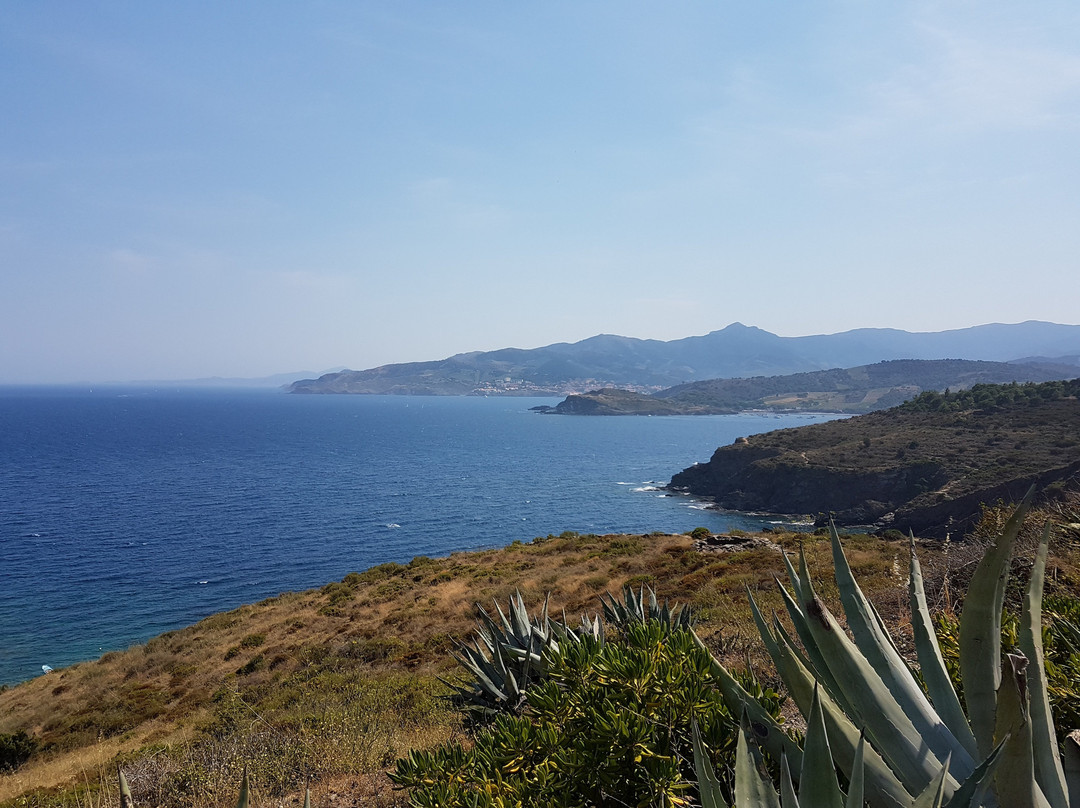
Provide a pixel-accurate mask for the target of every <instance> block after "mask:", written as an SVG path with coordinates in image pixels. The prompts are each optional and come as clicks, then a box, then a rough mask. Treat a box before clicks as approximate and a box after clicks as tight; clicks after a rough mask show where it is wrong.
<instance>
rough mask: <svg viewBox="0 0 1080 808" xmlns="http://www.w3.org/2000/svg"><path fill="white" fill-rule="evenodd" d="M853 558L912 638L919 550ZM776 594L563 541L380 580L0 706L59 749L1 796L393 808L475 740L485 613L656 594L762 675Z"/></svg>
mask: <svg viewBox="0 0 1080 808" xmlns="http://www.w3.org/2000/svg"><path fill="white" fill-rule="evenodd" d="M768 538H770V539H772V540H773V541H776V542H778V543H779V544H780V545H781V546H783V547H784V548H785V549H787V550H794V549H795V548H796V547H797V545H798V544H799V543H800V542H804V543H805V546H806V549H807V551H808V555H809V556H810V559H811V563H812V566H813V568H814V569H816V570H818V578H819V580H820V581H822V582H823V587H822V588H823V593H824V595H825V596H826V598H827V599H829V598H832V596H833V594H834V593H833V592H832V591H831V586H830V585H829V583H828V581H829V577H828V571H829V569H830V568H831V563H830V561H829V555H828V545H827V542H826V541H825V540H824V538H823V537H820V536H806V535H802V534H772V535H770V536H769V537H768ZM1058 544H1059V549H1065V550H1067V551H1068V552H1067V553H1066V556H1067V557H1068V560H1067V561H1066V562H1064V563H1063V562H1060V561H1059V562H1058V564H1057V565H1056V566H1055V567H1054V569H1053V570H1052V571H1051V573H1050V575H1049V576H1048V577H1049V578H1050V580H1051V581H1052V582H1054V585H1055V586H1059V587H1063V588H1070V589H1073V590H1080V577H1078V576H1077V571H1076V566H1075V563H1074V562H1075V559H1074V558H1073V556H1075V555H1076V553H1075V549H1076V548H1075V545H1074V544H1070V543H1068V542H1067V541H1065V542H1062V541H1059V542H1058ZM847 547H848V552H849V557H850V559H851V562H852V566H853V568H854V569H855V571H856V574H857V575H858V576H859V577H860V579H861V581H863V582H864V586H865V588H866V590H867V592H868V594H869V595H870V596H871V598H872V599H874V601H875V603H877V604H878V605H879V607H880V608H881V610H882V612H883V613H884V615H885V617H886V619H887V620H888V621H889V622H890V623H894V624H895V623H897V622H898V621H899V620H900V618H899V615H900V604H901V603H902V602H903V601H904V594H903V590H902V586H903V575H902V572H900V571H901V570H903V569H904V565H905V558H906V549H905V547H904V546H903V543H890V542H885V541H881V540H879V539H875V538H869V537H866V536H854V537H851V538H850V539H849V540H848V541H847ZM922 557H923V559H924V562H923V563H924V567H925V568H927V569H928V570H930V571H933V570H938V571H941V570H944V569H945V568H946V566H947V565H948V564H949V563H951V564H953V565H954V566H955V565H958V564H960V565H962V564H963V560H962V559H961V558H960V556H958V555H957V554H956V550H955V549H954V551H953V556H952V557H951V562H950V561H949V560H947V559H946V558H945V557H943V556H942V553H941V550H940V547H939V546H938V545H935V544H933V543H931V544H928V545H926V546H925V547H923V549H922ZM1060 557H1061V556H1060V555H1059V558H1060ZM932 574H933V573H932V572H931V575H932ZM777 576H782V562H781V560H780V556H779V554H778V553H776V552H775V550H770V549H756V550H749V551H745V552H740V553H733V554H726V555H715V554H709V553H702V552H698V551H696V550H694V549H693V547H692V543H691V541H690V539H689V538H688V537H686V536H671V535H663V534H651V535H646V536H592V535H582V536H579V535H577V534H564V535H563V536H561V537H547V538H545V539H537V540H536V541H534V542H532V543H529V544H515V545H512V546H510V547H507V548H505V549H501V550H491V551H484V552H477V553H457V554H454V555H452V556H450V557H449V558H445V559H437V560H432V559H427V558H423V557H421V558H417V559H414V561H413V562H411V563H410V564H408V565H404V566H402V565H384V566H382V567H376V568H373V569H372V570H369V571H367V572H365V573H361V574H359V575H357V574H352V575H350V576H347V578H346V579H345V581H344V582H341V583H335V584H330V585H328V586H326V587H324V588H323V589H322V590H313V591H310V592H304V593H292V594H286V595H282V596H279V597H277V598H272V599H270V600H266V601H263V602H261V603H258V604H254V605H250V606H244V607H241V608H239V609H236V610H234V611H232V612H228V613H224V614H219V615H214V616H212V617H210V618H207V619H206V620H203V621H201V622H200V623H198V624H196V625H194V626H191V627H189V628H186V629H183V630H180V631H175V632H170V633H168V634H165V635H162V636H161V637H158V638H156V639H154V640H152V641H150V642H149V643H147V644H146V645H144V646H137V647H134V648H131V649H129V650H127V651H123V652H114V653H110V654H106V655H105V656H104V657H102V658H101V659H100V660H98V661H94V662H87V663H83V664H80V665H76V666H73V667H71V668H68V669H65V670H62V671H58V672H55V673H53V674H50V675H47V676H42V677H39V678H37V679H34V680H31V681H29V682H26V683H24V684H22V685H19V686H17V687H14V688H11V689H9V690H7V691H4V692H0V732H13V731H16V730H19V729H25V730H27V731H29V732H31V733H32V734H33V735H35V736H36V737H38V738H39V739H40V740H41V741H42V743H43V744H44V745H45V746H46V747H49V748H48V749H46V751H43V752H41V753H39V754H38V755H36V756H35V758H33V759H32V760H31V761H30V762H29V763H27V764H26V765H25V766H24V767H22V768H21V769H20V770H18V771H17V772H15V773H14V774H8V775H3V776H0V802H2V803H3V804H4V805H37V804H48V801H46V802H44V803H43V802H42V800H45V797H44V796H43V795H45V794H46V793H53V794H54V797H51V798H49V799H50V800H54V801H55V800H56V799H64V795H66V799H68V800H71V799H72V794H73V791H72V789H73V788H74V787H75V786H77V784H78V783H83V784H86V785H88V786H89V788H90V791H91V792H93V791H94V787H95V784H96V783H97V782H98V780H99V778H100V779H101V780H102V781H103V782H106V783H108V782H109V781H110V779H111V775H109V774H108V772H109V771H111V769H110V768H109V767H108V766H107V765H106V764H108V763H109V762H110V761H116V760H123V761H127V762H126V763H125V770H126V771H128V772H129V773H132V772H133V773H134V775H135V776H134V778H133V780H134V782H133V783H132V785H133V788H134V789H135V790H136V792H137V794H136V796H137V802H139V803H141V804H166V805H167V804H176V803H177V801H179V802H180V803H182V804H193V805H210V804H215V803H216V804H222V802H223V801H224V802H228V801H229V799H231V798H233V795H234V790H235V784H236V782H238V779H239V772H240V770H241V768H242V767H243V766H245V765H250V766H251V767H252V770H253V774H254V780H255V783H256V787H257V788H261V790H262V794H263V795H264V797H265V795H267V794H269V793H271V792H275V791H276V792H281V793H288V792H289V791H292V790H294V789H296V788H297V787H298V785H299V780H298V777H299V776H301V775H302V774H304V773H307V774H309V775H312V776H313V777H315V778H316V785H315V794H316V797H317V798H319V796H320V794H321V795H322V797H323V798H325V797H326V796H327V792H328V790H331V789H338V790H345V791H349V792H350V793H351V794H353V795H359V796H357V798H358V799H362V800H366V801H367V802H366V803H365V804H395V801H396V800H400V798H401V795H400V794H392V793H390V792H389V791H388V788H387V785H386V781H385V778H384V777H382V775H381V772H382V771H383V770H384V769H385V768H386V767H387V766H388V765H390V764H391V763H392V760H393V759H394V758H395V757H396V756H399V755H401V754H404V752H405V751H406V750H407V749H409V748H425V747H431V746H433V745H435V744H438V743H442V742H444V741H445V740H447V739H449V738H453V737H460V727H459V726H458V724H457V718H456V716H455V715H454V714H453V713H451V712H449V711H447V710H445V709H444V708H443V707H442V706H440V703H439V701H438V699H436V698H434V695H435V694H437V693H439V692H441V688H442V686H441V685H439V684H438V682H437V681H436V679H435V675H436V674H443V675H453V670H454V663H453V662H452V660H451V659H450V656H449V653H448V652H449V651H450V649H451V646H452V638H455V637H457V638H464V637H467V635H468V634H469V632H470V629H471V627H472V624H473V621H472V614H473V603H474V602H476V601H483V602H487V603H489V604H490V602H491V599H492V598H494V599H496V600H499V601H500V602H503V603H505V600H506V598H507V596H508V595H510V594H511V593H513V592H514V591H515V590H520V591H521V592H522V593H523V594H524V595H525V596H526V598H527V600H528V602H529V603H530V604H537V605H538V604H539V602H540V601H541V600H542V597H543V593H545V592H550V593H551V599H552V607H553V608H554V609H556V610H559V609H565V610H566V612H567V613H568V614H570V615H574V614H578V613H581V612H583V611H586V610H588V611H590V612H594V611H596V610H597V606H598V601H597V595H598V593H600V592H602V591H603V590H605V589H610V590H612V591H617V590H618V588H619V587H621V586H622V585H623V584H624V583H626V582H642V581H645V582H648V583H650V584H651V585H653V586H654V587H655V588H656V589H657V591H658V592H659V594H660V595H661V596H662V597H668V598H672V599H677V600H680V601H683V602H689V603H692V604H693V605H695V606H696V607H697V608H698V609H699V610H700V612H701V615H702V618H703V620H702V624H701V633H702V635H703V636H705V637H706V638H707V639H708V641H709V642H710V643H711V644H712V646H713V647H714V648H716V649H717V651H718V653H720V654H721V655H723V656H726V657H727V658H728V659H729V660H731V661H735V662H736V664H738V662H739V661H741V660H742V659H743V658H744V655H745V654H746V653H748V652H749V653H751V654H752V655H753V656H754V658H755V664H757V663H760V662H761V657H760V648H759V643H758V642H757V641H756V640H755V634H754V632H753V629H752V624H751V622H750V619H749V612H748V607H747V604H746V597H745V593H744V587H749V588H750V589H752V590H754V591H755V592H756V593H757V595H756V596H758V597H759V599H760V600H761V602H762V604H763V606H764V607H765V608H767V609H770V610H771V609H774V608H779V600H778V598H777V597H776V595H775V594H774V593H775V585H774V578H775V577H777ZM28 793H29V794H30V796H23V797H21V798H19V796H18V795H20V794H23V795H26V794H28ZM257 793H258V792H257ZM57 794H59V795H60V796H59V797H56V796H55V795H57ZM107 797H108V795H107V794H105V793H104V792H102V793H101V794H98V795H97V796H96V798H95V797H94V796H93V795H92V794H91V796H86V795H84V796H82V797H80V798H79V801H80V804H88V803H91V802H93V800H94V799H97V801H98V804H101V803H102V802H103V801H104V802H108V799H107ZM260 801H261V802H264V801H265V800H264V799H263V800H260Z"/></svg>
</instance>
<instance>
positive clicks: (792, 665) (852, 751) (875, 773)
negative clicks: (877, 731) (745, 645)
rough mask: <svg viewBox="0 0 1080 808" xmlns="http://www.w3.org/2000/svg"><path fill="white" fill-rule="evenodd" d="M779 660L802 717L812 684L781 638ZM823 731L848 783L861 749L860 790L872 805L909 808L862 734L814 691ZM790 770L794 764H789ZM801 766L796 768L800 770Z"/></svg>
mask: <svg viewBox="0 0 1080 808" xmlns="http://www.w3.org/2000/svg"><path fill="white" fill-rule="evenodd" d="M778 639H779V642H778V645H779V648H780V657H779V658H778V659H777V660H775V662H776V667H777V670H778V671H779V673H780V677H781V678H782V679H783V680H784V684H785V685H786V686H787V689H788V693H789V695H790V696H791V700H792V701H794V702H795V705H796V706H797V707H798V708H799V712H801V713H802V714H803V715H804V716H806V715H809V714H810V708H811V705H812V700H813V695H814V688H815V686H816V684H817V683H816V682H815V680H814V677H813V676H812V675H811V673H810V671H809V670H808V669H807V668H805V667H804V666H803V665H802V663H801V662H800V660H799V659H798V657H797V655H796V654H795V653H794V649H793V647H792V646H791V645H789V644H788V641H787V640H785V638H784V637H783V636H780V637H779V638H778ZM818 697H819V699H820V703H821V710H822V715H823V717H824V720H825V729H826V731H827V732H828V735H829V746H830V749H831V751H832V756H833V760H834V761H835V763H836V764H837V765H838V766H839V767H840V770H841V771H842V772H844V774H845V775H847V777H848V779H849V780H850V779H851V777H852V772H853V771H854V769H855V762H856V758H857V757H858V750H859V746H860V744H862V745H863V746H864V747H865V748H864V750H863V754H864V756H863V766H862V771H863V773H864V790H865V793H866V796H867V797H868V798H869V800H870V802H871V804H872V805H875V806H882V807H883V808H885V807H886V806H887V808H910V806H911V795H910V792H909V791H907V790H906V789H905V788H904V785H903V784H901V781H900V780H899V779H898V778H897V776H896V774H894V773H893V771H892V769H890V768H889V766H888V765H887V764H886V763H885V761H884V760H883V759H882V756H881V755H880V754H878V752H877V750H875V749H874V748H873V747H872V746H870V745H868V744H865V743H863V737H862V733H861V732H860V731H859V730H858V729H857V728H856V727H855V725H854V724H852V723H851V719H850V718H848V716H847V715H846V714H845V713H844V712H843V710H841V709H840V707H839V706H838V705H837V704H836V702H835V701H833V700H832V698H831V697H830V696H829V694H828V692H827V691H825V690H824V689H820V688H819V689H818ZM792 765H793V768H795V764H794V761H793V764H792ZM803 765H804V764H800V765H799V766H798V767H797V768H798V770H799V771H801V770H802V768H803Z"/></svg>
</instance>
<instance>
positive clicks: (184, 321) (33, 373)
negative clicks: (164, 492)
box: [0, 0, 1080, 382]
mask: <svg viewBox="0 0 1080 808" xmlns="http://www.w3.org/2000/svg"><path fill="white" fill-rule="evenodd" d="M0 110H3V113H2V118H0V382H34V381H42V382H62V381H81V380H91V381H93V380H126V379H145V378H155V379H164V378H190V377H203V376H214V375H217V376H261V375H266V374H271V373H277V372H285V371H292V370H302V369H308V370H322V369H324V368H329V367H334V366H348V367H353V368H364V367H371V366H374V365H379V364H384V363H389V362H401V361H411V360H422V359H436V358H442V357H444V356H447V355H450V354H453V353H457V352H460V351H468V350H485V349H494V348H499V347H507V346H516V347H535V346H539V345H544V344H548V343H552V342H558V341H574V340H578V339H583V338H585V337H588V336H591V335H593V334H597V333H616V334H624V335H627V336H635V337H643V338H656V339H674V338H678V337H683V336H689V335H691V334H702V333H706V332H708V331H711V330H715V329H717V328H722V327H723V326H725V325H727V324H728V323H731V322H733V321H740V322H743V323H746V324H749V325H756V326H759V327H761V328H765V329H767V330H769V331H773V332H775V333H779V334H782V335H792V336H794V335H801V334H812V333H832V332H836V331H843V330H847V329H850V328H856V327H864V326H881V327H895V328H904V329H907V330H913V331H927V330H941V329H948V328H961V327H966V326H971V325H976V324H980V323H985V322H1019V321H1022V320H1027V319H1041V320H1051V321H1055V322H1065V323H1077V322H1080V319H1078V317H1080V315H1078V314H1077V312H1078V311H1080V281H1078V280H1077V278H1078V277H1080V273H1078V269H1080V266H1078V265H1080V225H1078V224H1077V223H1078V222H1080V157H1078V155H1080V149H1078V144H1080V6H1077V5H1076V4H1075V3H1072V2H1042V1H1041V0H1035V1H1034V2H1030V3H1024V4H1017V3H1012V2H1008V3H1006V2H942V3H897V4H888V3H872V2H854V1H853V2H816V1H815V0H810V1H809V2H806V3H777V2H761V3H733V2H693V1H692V0H688V1H687V2H679V3H664V4H661V3H639V2H544V3H530V4H524V3H495V2H487V3H480V2H468V1H464V2H454V3H444V2H430V3H420V2H395V3H382V2H379V3H376V2H368V3H361V2H311V3H304V4H301V3H283V2H258V3H255V2H231V3H220V2H184V3H172V4H166V3H144V2H126V3H111V2H93V1H92V0H91V1H89V2H75V1H74V0H72V1H71V2H50V1H49V0H42V2H35V3H9V4H5V8H4V13H3V15H0Z"/></svg>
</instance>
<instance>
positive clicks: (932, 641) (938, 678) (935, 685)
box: [908, 536, 978, 757]
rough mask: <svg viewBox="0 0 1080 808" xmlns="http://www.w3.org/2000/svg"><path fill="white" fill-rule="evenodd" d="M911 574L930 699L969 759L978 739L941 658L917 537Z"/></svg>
mask: <svg viewBox="0 0 1080 808" xmlns="http://www.w3.org/2000/svg"><path fill="white" fill-rule="evenodd" d="M910 548H911V571H910V576H909V579H908V596H909V599H910V601H911V626H912V629H913V630H914V634H915V651H916V653H917V655H918V658H919V669H920V670H921V671H922V676H923V681H924V682H926V689H927V691H928V692H929V693H930V698H931V700H932V701H933V702H934V707H935V708H937V711H938V714H939V715H940V716H941V719H942V720H943V721H944V722H945V724H946V726H948V728H949V729H950V730H952V734H953V736H954V737H955V738H956V739H957V740H958V741H959V742H960V743H961V744H963V746H964V748H965V749H966V750H967V752H968V754H969V756H972V757H974V756H975V755H977V754H978V746H977V745H976V743H975V736H974V735H972V733H971V726H970V725H969V724H968V720H967V716H966V715H964V710H963V708H962V707H961V706H960V698H959V697H958V696H957V695H956V689H955V688H954V687H953V684H952V679H950V678H949V672H948V669H947V668H946V667H945V660H944V659H943V658H942V656H941V646H940V645H938V641H937V634H936V633H935V632H934V625H933V622H932V621H931V619H930V608H929V606H928V605H927V603H926V590H925V589H924V587H923V577H922V566H921V565H920V564H919V556H918V555H917V554H916V553H915V537H914V536H912V538H911V543H910Z"/></svg>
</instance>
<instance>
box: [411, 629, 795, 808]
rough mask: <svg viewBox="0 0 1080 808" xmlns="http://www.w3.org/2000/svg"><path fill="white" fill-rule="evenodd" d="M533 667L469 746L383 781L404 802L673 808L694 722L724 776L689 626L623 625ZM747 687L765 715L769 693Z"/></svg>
mask: <svg viewBox="0 0 1080 808" xmlns="http://www.w3.org/2000/svg"><path fill="white" fill-rule="evenodd" d="M545 661H546V665H545V673H546V675H545V678H544V679H543V680H541V681H540V682H538V683H537V684H536V685H535V686H534V687H532V688H530V689H529V690H527V691H526V693H525V698H526V705H525V707H524V709H523V710H522V712H521V714H520V715H512V714H508V713H503V714H501V715H500V716H499V717H498V718H497V719H496V720H495V722H494V723H493V724H492V725H491V726H490V727H488V728H486V729H483V730H481V731H479V732H478V733H477V734H476V738H475V745H474V746H473V747H472V748H471V749H465V748H464V747H463V746H461V745H458V744H453V745H448V746H443V747H441V748H439V749H436V750H435V751H434V752H430V753H425V752H412V753H410V754H409V756H408V757H406V758H404V759H402V760H399V761H398V763H397V767H396V769H395V771H394V772H393V773H392V774H391V779H392V780H394V782H396V783H398V784H400V785H403V786H408V787H411V788H412V789H413V790H412V794H411V801H412V804H413V805H415V806H430V807H433V806H436V805H438V806H442V808H454V806H496V805H521V806H561V805H580V806H592V805H661V806H674V805H681V804H685V800H686V799H687V798H688V797H689V796H691V794H692V792H693V776H692V772H693V769H692V766H691V763H690V761H691V760H692V744H693V740H692V726H693V724H694V722H695V721H696V722H697V724H698V725H699V726H700V727H701V732H702V735H703V737H704V738H705V739H706V742H707V743H708V744H709V746H710V748H711V749H712V750H713V754H714V756H715V758H716V760H718V761H719V762H720V763H721V766H722V768H723V770H724V771H725V772H727V771H729V770H730V769H731V765H732V763H733V760H734V753H735V737H736V734H735V728H736V726H737V722H736V721H735V720H734V719H733V718H732V716H731V714H730V712H729V711H728V709H727V708H726V707H725V706H724V703H723V697H722V696H721V694H720V691H719V689H718V688H717V687H716V683H715V680H714V677H713V674H712V672H711V671H712V663H711V658H710V656H709V654H708V652H707V651H706V650H704V648H702V647H701V646H699V645H698V643H697V642H696V641H695V638H694V636H693V634H692V633H691V632H690V631H687V630H685V629H675V630H672V629H671V628H670V627H668V626H665V625H663V624H661V623H660V622H658V621H655V620H653V621H648V622H633V623H630V624H628V625H627V628H626V630H625V632H624V633H623V634H622V636H621V637H619V638H618V639H615V640H611V639H609V640H608V641H607V642H604V641H602V640H601V639H600V638H598V637H593V636H585V637H584V638H583V639H582V640H581V641H580V642H567V643H563V644H562V645H560V646H559V648H558V650H557V651H551V652H549V653H547V654H546V655H545ZM746 684H747V686H748V687H751V688H753V687H755V686H754V685H753V684H751V682H750V681H749V680H747V682H746ZM757 692H758V693H759V694H760V695H761V696H762V697H763V698H764V699H765V700H766V701H767V702H768V703H770V704H771V705H772V707H773V710H772V713H771V714H772V716H773V717H774V719H775V718H776V717H777V716H778V715H779V707H780V697H779V696H777V695H776V694H775V693H773V692H772V691H765V690H762V689H760V688H758V689H757Z"/></svg>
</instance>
